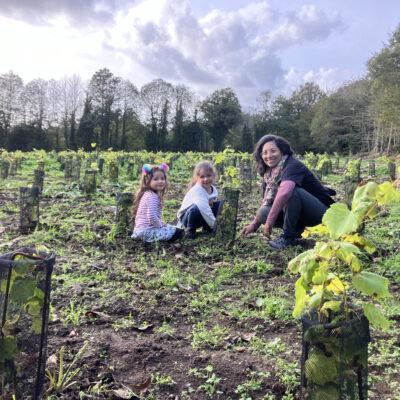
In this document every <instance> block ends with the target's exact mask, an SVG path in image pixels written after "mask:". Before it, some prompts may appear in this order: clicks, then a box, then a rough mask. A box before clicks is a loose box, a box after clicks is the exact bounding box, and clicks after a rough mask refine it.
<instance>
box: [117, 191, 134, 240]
mask: <svg viewBox="0 0 400 400" xmlns="http://www.w3.org/2000/svg"><path fill="white" fill-rule="evenodd" d="M116 200H117V212H116V218H115V232H116V236H126V235H127V233H128V230H129V227H130V222H131V217H130V211H131V208H132V204H133V196H132V193H117V196H116Z"/></svg>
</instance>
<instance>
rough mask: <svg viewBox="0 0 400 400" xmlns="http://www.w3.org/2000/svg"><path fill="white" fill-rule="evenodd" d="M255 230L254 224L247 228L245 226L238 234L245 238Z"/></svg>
mask: <svg viewBox="0 0 400 400" xmlns="http://www.w3.org/2000/svg"><path fill="white" fill-rule="evenodd" d="M256 230H257V227H256V226H255V225H254V224H249V225H247V226H245V227H244V228H243V229H242V231H241V232H240V234H241V235H242V236H243V237H247V236H249V235H250V234H251V233H254V232H255V231H256Z"/></svg>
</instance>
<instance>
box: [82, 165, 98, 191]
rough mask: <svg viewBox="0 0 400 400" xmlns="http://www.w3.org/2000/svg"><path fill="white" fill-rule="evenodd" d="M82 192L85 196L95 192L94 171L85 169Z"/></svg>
mask: <svg viewBox="0 0 400 400" xmlns="http://www.w3.org/2000/svg"><path fill="white" fill-rule="evenodd" d="M83 191H84V193H86V194H87V195H91V194H93V193H95V192H96V171H95V170H94V169H87V170H86V171H85V176H84V178H83Z"/></svg>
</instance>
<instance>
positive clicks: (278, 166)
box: [242, 135, 335, 249]
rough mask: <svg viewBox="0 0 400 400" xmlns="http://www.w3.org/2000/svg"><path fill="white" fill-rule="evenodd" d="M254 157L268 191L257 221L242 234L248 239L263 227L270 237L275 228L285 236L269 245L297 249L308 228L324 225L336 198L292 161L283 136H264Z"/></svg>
mask: <svg viewBox="0 0 400 400" xmlns="http://www.w3.org/2000/svg"><path fill="white" fill-rule="evenodd" d="M253 157H254V159H255V161H256V162H257V170H258V173H259V174H260V175H261V177H262V178H263V186H264V188H265V191H264V196H263V200H262V203H261V207H260V208H259V209H258V211H257V213H256V216H255V218H254V220H253V221H252V222H251V223H250V224H249V225H247V226H245V227H244V228H243V230H242V235H243V236H244V237H247V236H248V235H249V234H251V233H253V232H256V231H257V230H258V228H259V227H260V226H261V225H263V233H264V235H265V236H267V237H270V235H271V232H272V228H273V227H274V226H277V227H280V228H282V229H283V234H282V235H281V236H280V237H278V238H277V239H275V240H270V241H269V244H270V245H271V246H272V247H273V248H276V249H283V248H285V247H287V246H292V245H295V244H296V242H297V239H298V238H299V237H300V236H301V234H302V232H303V231H304V229H305V227H306V226H315V225H318V224H320V223H321V221H322V216H323V215H324V213H325V211H326V210H327V208H328V207H329V206H330V205H331V204H332V203H333V202H334V200H333V199H332V198H331V197H330V195H333V194H335V192H334V191H333V190H331V189H328V188H326V187H325V186H323V185H322V184H321V182H320V181H319V180H318V179H317V178H316V177H315V176H314V174H313V173H312V172H311V171H310V170H309V169H308V168H307V167H306V166H305V165H304V164H303V163H302V162H301V161H299V160H297V159H296V158H295V157H293V151H292V149H291V147H290V144H289V143H288V142H287V141H286V140H285V139H283V138H281V137H280V136H275V135H266V136H263V137H262V138H261V139H260V140H259V141H258V143H257V144H256V146H255V150H254V154H253Z"/></svg>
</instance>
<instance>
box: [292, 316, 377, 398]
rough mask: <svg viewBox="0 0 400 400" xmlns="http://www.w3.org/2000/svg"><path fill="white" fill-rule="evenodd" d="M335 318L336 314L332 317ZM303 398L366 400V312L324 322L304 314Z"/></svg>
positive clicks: (367, 336)
mask: <svg viewBox="0 0 400 400" xmlns="http://www.w3.org/2000/svg"><path fill="white" fill-rule="evenodd" d="M330 320H331V321H333V318H330ZM302 325H303V349H302V358H301V396H300V398H301V399H304V400H312V399H315V400H318V399H319V400H367V398H368V343H369V342H370V341H371V337H370V332H369V323H368V320H367V318H366V317H365V316H364V315H361V316H356V315H355V314H354V317H353V318H352V319H350V320H344V321H339V322H329V321H328V322H325V323H321V322H320V321H319V318H318V314H317V313H316V312H313V313H311V314H309V315H307V316H304V317H303V318H302Z"/></svg>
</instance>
